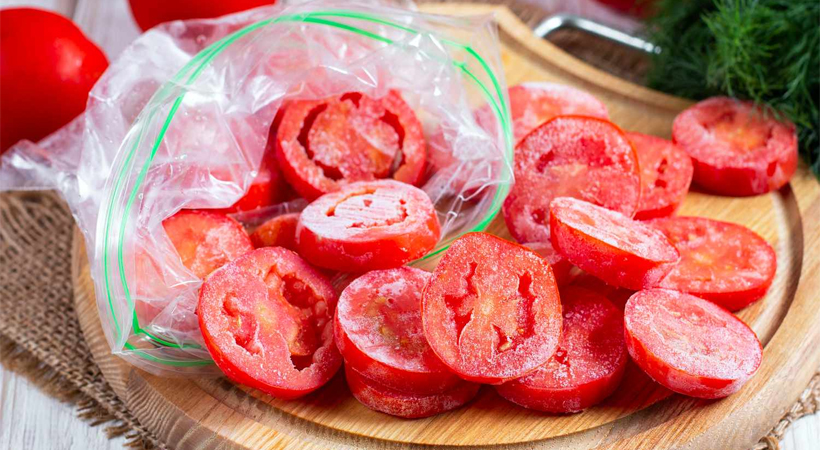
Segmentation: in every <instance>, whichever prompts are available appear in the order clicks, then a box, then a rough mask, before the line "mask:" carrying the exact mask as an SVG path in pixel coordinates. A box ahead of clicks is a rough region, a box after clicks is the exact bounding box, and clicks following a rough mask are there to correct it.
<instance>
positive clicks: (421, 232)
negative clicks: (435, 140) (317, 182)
mask: <svg viewBox="0 0 820 450" xmlns="http://www.w3.org/2000/svg"><path fill="white" fill-rule="evenodd" d="M440 234H441V229H440V227H439V223H438V218H437V217H436V211H435V209H434V208H433V203H432V202H431V201H430V198H429V197H427V194H425V193H424V191H422V190H421V189H419V188H416V187H414V186H411V185H409V184H406V183H400V182H398V181H393V180H378V181H362V182H358V183H351V184H349V185H347V186H344V187H343V188H342V189H341V190H339V191H337V192H334V193H331V194H326V195H323V196H322V197H320V198H318V199H317V200H316V201H314V202H313V203H311V204H310V205H308V206H307V208H305V209H304V210H303V211H302V215H301V216H299V225H298V226H297V228H296V236H297V241H298V246H299V254H301V255H302V256H303V257H304V258H305V259H307V260H308V261H310V262H311V263H312V264H315V265H317V266H319V267H325V268H327V269H333V270H338V271H342V272H365V271H368V270H375V269H389V268H392V267H398V266H401V265H402V264H404V263H407V262H410V261H412V260H414V259H416V258H420V257H422V256H424V255H425V254H427V252H429V251H430V250H432V249H433V247H435V245H436V243H437V242H438V239H439V236H440Z"/></svg>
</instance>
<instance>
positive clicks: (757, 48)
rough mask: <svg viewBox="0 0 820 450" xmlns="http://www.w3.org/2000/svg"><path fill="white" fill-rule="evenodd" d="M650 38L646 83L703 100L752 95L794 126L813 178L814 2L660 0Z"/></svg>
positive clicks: (817, 87)
mask: <svg viewBox="0 0 820 450" xmlns="http://www.w3.org/2000/svg"><path fill="white" fill-rule="evenodd" d="M655 7H656V12H657V14H656V15H655V17H654V18H653V19H651V20H650V38H651V40H652V41H653V42H654V43H656V44H658V45H659V46H660V47H661V49H662V52H661V53H660V54H658V55H656V56H655V57H654V61H653V67H652V69H651V70H650V73H649V80H648V81H649V85H650V86H651V87H653V88H656V89H659V90H662V91H665V92H669V93H673V94H676V95H680V96H683V97H688V98H693V99H702V98H706V97H711V96H715V95H729V96H732V97H737V98H741V99H748V100H753V101H755V102H757V103H758V104H761V105H767V106H769V107H771V108H773V109H774V110H775V111H776V114H783V115H784V116H785V117H787V118H788V119H790V120H791V121H792V122H794V123H795V124H796V125H797V127H798V138H799V146H800V153H801V154H802V155H803V157H804V158H805V159H806V161H807V162H808V164H809V166H810V167H811V169H812V171H813V172H814V173H815V174H816V175H817V176H818V177H820V112H818V102H820V1H818V0H659V1H658V2H657V3H656V5H655Z"/></svg>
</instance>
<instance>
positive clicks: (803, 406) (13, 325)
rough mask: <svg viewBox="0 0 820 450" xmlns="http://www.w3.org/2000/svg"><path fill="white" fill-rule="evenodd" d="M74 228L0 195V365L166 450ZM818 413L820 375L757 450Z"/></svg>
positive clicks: (37, 205) (51, 205) (57, 213)
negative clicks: (85, 287)
mask: <svg viewBox="0 0 820 450" xmlns="http://www.w3.org/2000/svg"><path fill="white" fill-rule="evenodd" d="M487 1H488V2H493V0H487ZM514 9H516V8H514ZM513 12H515V13H516V14H518V16H519V17H521V18H522V20H524V21H525V22H528V23H529V24H533V23H535V22H537V21H540V20H541V19H542V18H543V13H542V12H540V11H538V10H537V9H534V8H533V7H526V6H525V7H521V8H517V10H515V11H513ZM550 40H552V41H553V42H554V43H556V44H558V45H559V46H561V47H562V48H564V49H565V50H566V51H568V52H569V53H572V54H574V55H575V56H577V57H578V58H580V59H582V60H584V61H586V62H588V63H590V64H592V65H594V66H596V67H598V68H601V69H604V70H607V71H609V72H612V73H614V74H616V75H619V76H621V77H623V78H626V79H629V80H632V81H636V82H640V81H641V80H642V78H643V75H644V73H645V70H646V67H647V65H646V61H645V60H644V59H642V57H641V55H639V54H636V53H634V52H631V51H627V50H624V49H623V48H619V47H614V46H612V44H609V43H605V42H595V43H594V45H590V44H591V42H590V38H589V37H588V36H585V35H583V34H582V33H580V32H576V31H568V30H564V31H561V32H559V33H556V34H555V35H553V36H552V37H551V38H550ZM73 225H74V221H73V219H72V217H71V214H70V212H69V211H68V208H67V207H66V205H65V204H64V203H63V202H62V200H60V199H59V198H58V197H57V195H56V194H54V193H50V192H43V193H19V192H18V193H0V363H2V364H3V365H4V366H5V367H6V368H8V369H11V370H14V371H17V372H19V373H22V374H24V375H26V376H27V377H28V378H29V379H31V380H32V381H33V382H34V383H35V384H37V385H38V386H39V387H40V388H41V389H43V390H45V391H46V392H48V393H50V394H52V395H54V396H56V397H57V398H59V399H61V400H63V401H67V402H71V403H73V404H75V405H76V406H77V408H78V414H79V416H80V417H82V418H84V419H87V420H88V422H89V423H90V424H91V425H100V424H104V425H105V426H106V427H107V428H106V431H107V432H108V434H109V436H112V437H113V436H121V435H125V436H126V437H127V442H128V445H130V446H133V447H137V448H146V449H151V448H159V449H165V448H167V447H166V445H165V444H164V443H163V442H161V441H160V440H159V439H158V438H157V437H156V436H155V435H154V434H153V433H152V432H151V431H150V430H148V429H147V428H145V427H143V426H142V425H141V424H140V423H139V421H138V420H137V419H136V417H134V415H133V414H132V413H131V411H129V410H128V408H127V407H126V406H125V405H124V404H123V403H122V401H121V400H120V399H119V398H118V397H117V396H116V394H115V393H114V391H113V390H112V389H111V387H110V386H109V385H108V383H107V382H106V381H105V379H104V378H103V376H102V373H101V372H100V369H99V367H97V365H96V363H95V362H94V360H93V358H92V356H91V351H90V350H89V348H88V345H87V344H86V342H85V340H84V338H83V335H82V332H81V330H80V324H79V322H78V320H77V314H76V311H75V309H74V301H73V286H72V280H71V264H70V261H71V239H72V227H73ZM818 408H820V372H818V373H817V374H815V376H814V377H813V378H812V380H811V382H810V384H809V386H808V387H807V388H806V390H805V391H804V392H803V394H802V395H801V396H800V398H799V399H798V401H797V402H796V403H795V404H794V405H793V406H792V407H791V409H790V410H789V411H787V412H786V413H785V414H784V416H783V418H782V419H781V420H780V421H779V422H778V423H777V424H775V425H774V427H773V428H772V430H771V431H770V432H769V433H768V434H767V435H766V436H765V437H763V438H762V439H761V440H760V442H759V443H758V444H757V445H755V447H754V449H755V450H764V449H778V448H779V441H780V439H781V438H782V436H783V433H784V432H785V431H786V429H787V428H788V427H789V426H790V425H791V424H792V423H793V422H794V421H795V420H797V419H798V418H800V417H803V416H805V415H808V414H814V413H815V412H816V411H817V410H818Z"/></svg>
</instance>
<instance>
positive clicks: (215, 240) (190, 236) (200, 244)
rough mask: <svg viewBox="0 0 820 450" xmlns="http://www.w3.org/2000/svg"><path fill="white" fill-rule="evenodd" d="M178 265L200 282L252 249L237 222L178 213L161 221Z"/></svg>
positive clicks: (205, 213)
mask: <svg viewBox="0 0 820 450" xmlns="http://www.w3.org/2000/svg"><path fill="white" fill-rule="evenodd" d="M162 226H163V228H164V229H165V232H166V233H167V234H168V238H169V239H170V240H171V243H172V244H174V248H176V250H177V253H179V257H180V259H181V260H182V264H183V265H184V266H185V267H187V268H188V270H190V271H191V272H193V274H194V275H196V276H197V277H198V278H200V279H203V280H204V279H205V278H206V277H207V276H208V275H210V274H211V272H213V271H214V270H216V269H218V268H220V267H222V266H224V265H225V264H227V263H229V262H230V261H233V260H234V259H236V258H238V257H240V256H242V255H244V254H245V253H248V252H249V251H251V250H253V244H251V240H250V238H249V237H248V233H246V232H245V229H244V228H242V225H240V224H239V222H237V221H235V220H233V219H231V218H230V217H227V216H225V215H224V214H219V213H215V212H211V211H200V210H182V211H179V212H178V213H176V214H174V215H173V216H171V217H169V218H167V219H165V220H164V221H163V222H162Z"/></svg>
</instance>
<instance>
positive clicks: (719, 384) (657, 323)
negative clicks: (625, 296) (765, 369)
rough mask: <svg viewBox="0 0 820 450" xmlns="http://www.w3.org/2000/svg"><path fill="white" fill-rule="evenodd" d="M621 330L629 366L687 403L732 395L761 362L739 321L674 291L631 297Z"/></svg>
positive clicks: (757, 345) (753, 339) (751, 334)
mask: <svg viewBox="0 0 820 450" xmlns="http://www.w3.org/2000/svg"><path fill="white" fill-rule="evenodd" d="M624 326H625V328H626V345H627V348H628V349H629V354H630V355H631V356H632V359H633V360H634V361H635V363H636V364H638V366H639V367H640V368H641V369H643V371H644V372H646V373H647V374H648V375H649V376H650V377H652V379H654V380H655V381H657V382H658V383H660V384H661V385H663V386H665V387H667V388H669V389H671V390H673V391H675V392H678V393H680V394H684V395H689V396H692V397H700V398H721V397H726V396H727V395H729V394H732V393H734V392H737V391H738V390H739V389H740V387H741V386H743V384H744V383H745V382H746V381H747V380H748V379H749V378H750V377H751V376H752V375H753V374H754V373H755V372H756V371H757V368H758V367H760V362H761V360H762V357H763V347H762V346H761V345H760V341H759V340H758V339H757V336H756V335H755V333H754V331H752V330H751V329H750V328H749V327H748V326H747V325H746V324H745V323H743V322H741V321H740V319H738V318H737V317H735V316H733V315H732V314H731V313H730V312H728V311H726V310H725V309H723V308H721V307H720V306H717V305H715V304H714V303H712V302H709V301H707V300H704V299H702V298H699V297H695V296H694V295H689V294H684V293H682V292H678V291H671V290H666V289H648V290H645V291H640V292H638V293H637V294H635V295H633V296H632V297H631V298H630V299H629V301H628V302H627V304H626V311H625V313H624Z"/></svg>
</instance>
